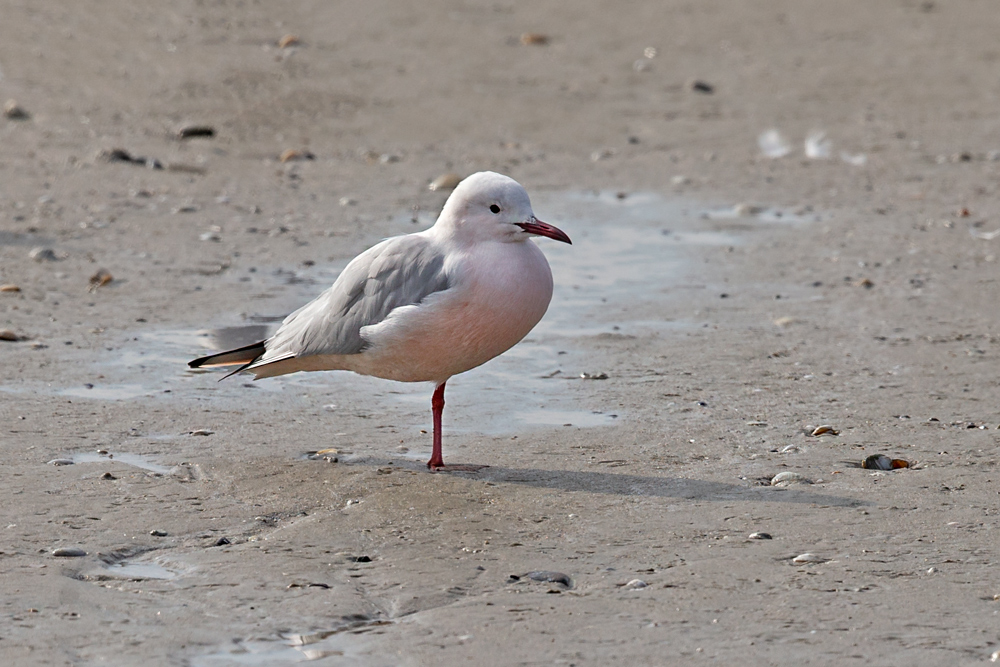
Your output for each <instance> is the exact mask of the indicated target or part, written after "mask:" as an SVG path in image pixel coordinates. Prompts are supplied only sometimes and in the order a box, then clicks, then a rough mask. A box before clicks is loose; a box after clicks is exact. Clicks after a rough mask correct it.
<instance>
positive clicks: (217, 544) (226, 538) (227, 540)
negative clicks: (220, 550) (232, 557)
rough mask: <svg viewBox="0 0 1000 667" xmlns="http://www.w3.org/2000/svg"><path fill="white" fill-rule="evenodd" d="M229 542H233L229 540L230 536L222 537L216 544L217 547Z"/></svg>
mask: <svg viewBox="0 0 1000 667" xmlns="http://www.w3.org/2000/svg"><path fill="white" fill-rule="evenodd" d="M227 544H232V542H230V541H229V538H228V537H220V538H219V539H217V540H216V541H215V546H217V547H224V546H226V545H227Z"/></svg>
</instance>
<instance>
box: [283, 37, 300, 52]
mask: <svg viewBox="0 0 1000 667" xmlns="http://www.w3.org/2000/svg"><path fill="white" fill-rule="evenodd" d="M298 45H299V38H298V37H297V36H296V35H285V36H284V37H282V38H281V39H279V40H278V48H279V49H287V48H288V47H290V46H298Z"/></svg>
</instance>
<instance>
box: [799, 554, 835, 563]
mask: <svg viewBox="0 0 1000 667" xmlns="http://www.w3.org/2000/svg"><path fill="white" fill-rule="evenodd" d="M826 560H827V559H826V558H823V557H822V556H817V555H816V554H810V553H804V554H800V555H798V556H796V557H795V558H793V559H792V562H793V563H825V562H826Z"/></svg>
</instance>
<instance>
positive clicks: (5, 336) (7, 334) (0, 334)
mask: <svg viewBox="0 0 1000 667" xmlns="http://www.w3.org/2000/svg"><path fill="white" fill-rule="evenodd" d="M0 340H7V341H12V342H16V341H19V340H21V337H20V336H18V335H17V334H16V333H14V332H13V331H11V330H10V329H0Z"/></svg>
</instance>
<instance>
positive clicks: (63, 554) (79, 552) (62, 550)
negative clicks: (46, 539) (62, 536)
mask: <svg viewBox="0 0 1000 667" xmlns="http://www.w3.org/2000/svg"><path fill="white" fill-rule="evenodd" d="M52 555H53V556H55V557H56V558H80V557H81V556H86V555H87V552H86V551H84V550H83V549H80V548H79V547H59V548H58V549H53V550H52Z"/></svg>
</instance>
